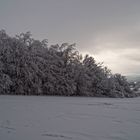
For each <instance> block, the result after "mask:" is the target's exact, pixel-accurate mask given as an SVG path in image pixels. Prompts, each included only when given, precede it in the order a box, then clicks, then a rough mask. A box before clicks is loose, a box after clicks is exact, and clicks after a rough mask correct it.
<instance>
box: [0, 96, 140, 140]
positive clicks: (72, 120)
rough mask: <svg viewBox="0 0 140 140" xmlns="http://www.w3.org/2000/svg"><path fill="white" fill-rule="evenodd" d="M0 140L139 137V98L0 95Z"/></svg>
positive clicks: (130, 139) (133, 139) (121, 139)
mask: <svg viewBox="0 0 140 140" xmlns="http://www.w3.org/2000/svg"><path fill="white" fill-rule="evenodd" d="M0 140H140V98H132V99H108V98H82V97H37V96H0Z"/></svg>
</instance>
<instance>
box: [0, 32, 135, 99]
mask: <svg viewBox="0 0 140 140" xmlns="http://www.w3.org/2000/svg"><path fill="white" fill-rule="evenodd" d="M0 94H2V95H4V94H9V95H60V96H95V97H134V96H136V94H135V93H133V92H132V91H131V90H130V87H129V84H128V82H127V79H126V78H125V77H124V76H122V75H120V74H112V73H111V71H110V70H109V69H108V68H107V67H104V66H103V64H102V63H97V62H96V61H95V59H94V58H93V57H91V56H89V55H85V56H84V57H83V56H82V55H81V54H80V53H79V52H78V51H77V50H76V48H75V44H68V43H63V44H62V45H58V44H56V45H51V46H48V41H47V40H41V41H40V40H36V39H34V38H32V35H31V33H30V32H26V33H21V34H20V35H15V36H14V37H11V36H9V35H8V34H7V33H6V32H5V30H1V31H0Z"/></svg>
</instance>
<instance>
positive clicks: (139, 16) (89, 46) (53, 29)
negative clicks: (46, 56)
mask: <svg viewBox="0 0 140 140" xmlns="http://www.w3.org/2000/svg"><path fill="white" fill-rule="evenodd" d="M0 28H1V29H5V30H6V32H7V33H8V34H10V35H15V34H19V33H21V32H26V31H31V33H32V34H33V37H35V38H37V39H38V38H39V39H44V38H47V39H48V40H49V44H56V43H59V44H61V43H63V42H68V43H70V44H71V43H76V44H77V49H78V50H79V51H80V52H82V53H83V54H85V53H88V54H90V55H93V56H94V58H95V59H96V60H97V61H101V62H102V61H103V62H104V65H107V66H108V67H109V68H110V69H111V70H112V72H113V73H122V74H125V75H126V74H140V0H0Z"/></svg>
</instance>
